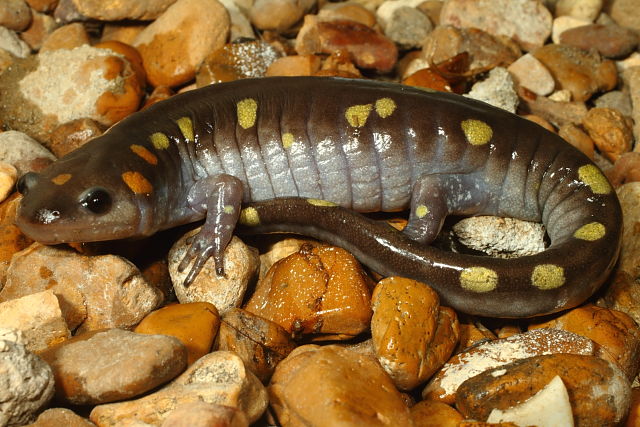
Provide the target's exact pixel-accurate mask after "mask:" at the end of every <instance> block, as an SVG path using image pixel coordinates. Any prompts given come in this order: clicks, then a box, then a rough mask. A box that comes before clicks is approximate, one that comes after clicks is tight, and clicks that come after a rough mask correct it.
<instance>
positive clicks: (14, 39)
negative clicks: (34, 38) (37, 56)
mask: <svg viewBox="0 0 640 427" xmlns="http://www.w3.org/2000/svg"><path fill="white" fill-rule="evenodd" d="M0 49H4V50H6V51H7V52H9V53H10V54H12V55H14V56H17V57H18V58H26V57H27V56H29V53H30V52H31V49H29V45H28V44H26V43H25V42H24V41H22V40H20V38H19V37H18V35H17V34H16V33H15V32H13V31H11V30H10V29H8V28H5V27H2V26H0Z"/></svg>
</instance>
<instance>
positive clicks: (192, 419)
mask: <svg viewBox="0 0 640 427" xmlns="http://www.w3.org/2000/svg"><path fill="white" fill-rule="evenodd" d="M92 425H93V424H92ZM248 426H249V421H248V420H247V416H246V415H245V414H244V413H243V412H242V411H241V410H240V409H238V408H233V407H231V406H225V405H218V404H215V403H207V402H203V401H195V402H191V403H183V404H182V405H179V406H177V407H176V408H175V409H174V410H173V411H171V413H170V414H169V416H167V418H165V420H164V421H163V422H162V426H161V427H248Z"/></svg>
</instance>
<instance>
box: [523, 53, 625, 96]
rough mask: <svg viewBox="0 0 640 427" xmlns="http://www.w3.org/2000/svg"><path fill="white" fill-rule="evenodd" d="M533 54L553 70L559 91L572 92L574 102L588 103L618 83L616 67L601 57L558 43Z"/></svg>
mask: <svg viewBox="0 0 640 427" xmlns="http://www.w3.org/2000/svg"><path fill="white" fill-rule="evenodd" d="M532 53H533V56H535V57H536V58H537V59H538V60H539V61H540V62H542V63H543V64H544V65H545V66H546V67H547V68H548V69H549V71H551V74H552V75H553V76H554V77H555V79H556V85H557V87H558V88H559V89H568V90H570V91H571V95H572V99H573V100H574V101H586V100H588V99H589V98H591V96H592V95H593V94H594V93H595V92H598V91H608V90H611V89H613V88H614V87H615V86H616V84H617V82H618V77H617V72H616V68H615V64H614V63H613V62H612V61H610V60H603V59H602V58H601V57H600V55H598V54H595V53H592V52H585V51H583V50H581V49H578V48H576V47H572V46H567V45H555V44H548V45H545V46H543V47H541V48H539V49H536V50H535V51H533V52H532Z"/></svg>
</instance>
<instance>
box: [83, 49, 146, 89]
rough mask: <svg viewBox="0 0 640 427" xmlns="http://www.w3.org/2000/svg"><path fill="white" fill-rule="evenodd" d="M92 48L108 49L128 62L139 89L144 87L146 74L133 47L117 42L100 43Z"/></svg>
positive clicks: (140, 59)
mask: <svg viewBox="0 0 640 427" xmlns="http://www.w3.org/2000/svg"><path fill="white" fill-rule="evenodd" d="M93 47H97V48H99V49H109V50H111V51H113V52H115V53H119V54H120V55H122V56H124V57H125V58H126V59H127V61H129V64H131V68H132V69H133V72H134V73H135V75H136V78H137V83H138V85H139V86H140V87H141V88H144V87H145V85H146V82H147V74H146V73H145V71H144V67H143V65H142V56H140V52H138V50H137V49H136V48H135V47H133V46H131V45H130V44H127V43H123V42H120V41H117V40H108V41H104V42H100V43H97V44H95V45H94V46H93Z"/></svg>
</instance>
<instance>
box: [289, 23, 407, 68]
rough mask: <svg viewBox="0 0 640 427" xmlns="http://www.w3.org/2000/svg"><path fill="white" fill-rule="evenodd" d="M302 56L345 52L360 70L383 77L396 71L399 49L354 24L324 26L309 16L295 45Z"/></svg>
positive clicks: (366, 28)
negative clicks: (383, 74) (393, 70)
mask: <svg viewBox="0 0 640 427" xmlns="http://www.w3.org/2000/svg"><path fill="white" fill-rule="evenodd" d="M295 49H296V52H297V53H298V54H299V55H312V54H319V53H329V54H331V53H334V52H336V51H338V50H345V51H347V52H348V53H349V55H350V57H351V58H352V59H353V62H354V63H355V64H356V66H358V67H359V68H364V69H374V70H377V71H379V72H381V73H385V72H389V71H391V70H392V69H393V66H394V65H395V63H396V61H397V59H398V49H397V47H396V45H395V44H394V43H393V42H392V41H391V40H389V39H388V38H387V37H385V36H383V35H382V34H380V33H378V32H377V31H375V30H373V29H371V28H369V27H367V26H366V25H364V24H360V23H359V22H355V21H329V22H322V21H320V20H319V19H318V18H317V17H316V16H314V15H306V16H305V17H304V23H303V25H302V28H300V32H298V36H297V37H296V43H295Z"/></svg>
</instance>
